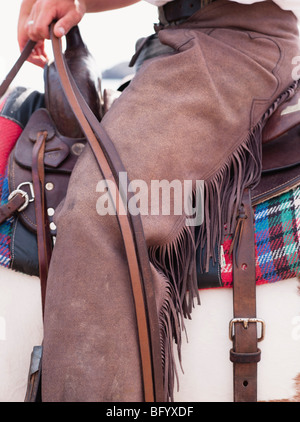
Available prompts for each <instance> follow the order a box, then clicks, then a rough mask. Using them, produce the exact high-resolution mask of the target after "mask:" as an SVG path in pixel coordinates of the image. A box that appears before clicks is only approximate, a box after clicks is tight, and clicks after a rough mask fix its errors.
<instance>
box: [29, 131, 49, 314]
mask: <svg viewBox="0 0 300 422" xmlns="http://www.w3.org/2000/svg"><path fill="white" fill-rule="evenodd" d="M47 136H48V133H47V132H38V133H37V137H36V141H35V144H34V147H33V151H32V183H33V189H34V194H35V200H34V204H35V214H36V224H37V244H38V258H39V276H40V282H41V295H42V311H43V316H44V309H45V298H46V289H47V277H48V270H49V264H50V259H51V253H52V243H51V236H50V230H49V221H48V216H47V212H46V209H47V207H46V199H45V171H44V154H45V144H46V140H47Z"/></svg>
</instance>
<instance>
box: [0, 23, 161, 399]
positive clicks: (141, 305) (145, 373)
mask: <svg viewBox="0 0 300 422" xmlns="http://www.w3.org/2000/svg"><path fill="white" fill-rule="evenodd" d="M53 25H54V24H52V25H51V27H50V34H51V41H52V48H53V53H54V60H55V64H56V68H57V71H58V74H59V77H60V81H61V85H62V88H63V90H64V93H65V95H66V97H67V100H68V102H69V105H70V107H71V108H72V111H73V113H74V115H75V116H76V119H77V121H78V123H79V125H80V127H81V129H82V131H83V133H84V135H85V137H86V139H87V141H88V143H89V145H90V147H91V149H92V151H93V154H94V156H95V159H96V161H97V163H98V166H99V168H100V171H101V173H102V176H103V177H104V179H106V180H110V181H111V182H113V183H114V184H115V186H116V192H117V195H112V199H116V203H115V204H114V205H115V209H116V213H117V219H118V223H119V228H120V231H121V234H122V238H123V242H124V247H125V251H126V256H127V263H128V269H129V275H130V280H131V286H132V293H133V298H134V304H135V311H136V321H137V330H138V340H139V349H140V357H141V365H142V380H143V389H144V400H145V401H146V402H154V401H156V402H162V401H164V388H163V372H162V359H161V348H160V337H159V325H158V315H157V309H156V302H155V294H154V287H153V280H152V274H151V270H150V263H149V258H148V251H147V246H146V241H145V238H144V231H143V226H142V221H141V218H140V216H139V215H137V216H133V215H130V213H129V212H127V211H126V210H128V207H127V204H126V203H124V200H123V199H122V200H121V201H119V198H126V197H127V200H128V201H129V200H130V198H131V194H130V192H129V191H128V192H127V195H122V192H121V191H120V192H119V188H120V186H119V185H120V184H119V183H118V181H119V174H120V172H124V171H125V167H124V165H123V164H122V161H121V159H120V157H119V154H118V152H117V151H116V149H115V147H114V145H113V143H112V141H111V139H110V138H109V136H108V134H107V133H106V131H105V130H104V128H103V126H102V125H101V123H100V122H99V121H98V119H97V118H96V117H95V115H94V114H93V112H92V111H91V110H90V108H89V106H88V104H87V103H86V101H85V99H84V98H83V96H82V95H81V93H80V91H79V89H78V87H77V85H76V83H75V81H74V79H73V77H72V75H71V73H70V71H69V69H68V67H67V64H66V62H65V60H64V56H63V54H62V47H61V40H60V39H58V38H57V37H56V36H55V35H54V34H53ZM34 46H35V42H33V41H28V43H27V45H26V46H25V48H24V50H23V51H22V53H21V56H20V57H19V59H18V61H17V62H16V64H15V65H14V66H13V68H12V69H11V71H10V72H9V74H8V75H7V77H6V79H5V80H4V81H3V83H2V84H1V86H0V97H1V96H3V95H4V94H5V92H6V90H7V89H8V87H9V85H10V84H11V82H12V81H13V79H14V77H15V76H16V74H17V73H18V71H19V70H20V68H21V66H22V64H23V63H24V62H25V61H26V59H27V58H28V57H29V55H30V53H31V51H32V49H33V48H34ZM129 183H130V181H129V180H128V184H129ZM126 188H127V186H126ZM118 193H120V195H118ZM115 196H116V198H114V197H115ZM19 199H20V198H19ZM20 201H21V202H22V200H21V199H20V200H19V201H17V205H16V206H18V207H19V205H20ZM42 289H43V290H45V286H43V287H42Z"/></svg>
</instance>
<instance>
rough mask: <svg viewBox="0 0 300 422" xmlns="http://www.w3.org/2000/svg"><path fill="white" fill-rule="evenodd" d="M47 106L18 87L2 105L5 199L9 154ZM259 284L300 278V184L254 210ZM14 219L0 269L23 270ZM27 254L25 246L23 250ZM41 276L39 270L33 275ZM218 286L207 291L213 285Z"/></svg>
mask: <svg viewBox="0 0 300 422" xmlns="http://www.w3.org/2000/svg"><path fill="white" fill-rule="evenodd" d="M41 107H44V95H43V94H41V93H39V92H37V91H32V90H29V89H26V88H22V87H18V88H16V89H14V91H13V92H12V93H10V94H9V95H8V96H7V97H6V98H4V99H2V102H1V104H0V201H1V204H4V203H6V202H7V200H8V195H9V186H8V177H7V171H8V169H7V166H8V159H9V155H10V153H11V151H12V149H13V148H14V146H15V144H16V142H17V140H18V138H19V136H20V135H21V133H22V131H23V129H24V127H25V126H26V124H27V122H28V120H29V118H30V116H31V114H32V113H33V112H34V111H35V110H37V109H38V108H41ZM253 210H254V216H255V249H256V282H257V284H265V283H274V282H276V281H279V280H286V279H289V278H293V277H297V276H299V275H300V247H299V246H300V186H298V187H297V188H296V189H293V190H291V191H289V192H287V193H285V194H283V195H280V196H278V197H275V198H273V199H271V200H269V201H266V202H264V203H262V204H259V205H257V206H255V207H254V209H253ZM13 232H14V218H13V217H12V218H11V219H9V220H8V221H6V222H5V223H4V224H2V225H0V265H1V266H4V267H6V268H12V269H18V268H19V266H18V263H17V262H15V258H14V254H13V252H12V247H11V245H12V241H11V240H12V237H13ZM231 242H232V239H231V237H227V238H225V240H224V243H223V245H222V248H221V254H220V255H221V256H220V259H219V263H218V269H217V277H218V287H232V260H231V256H230V254H229V250H230V245H231ZM24 250H25V251H26V246H25V247H24ZM28 273H30V274H31V275H37V274H38V271H37V269H36V266H34V268H32V270H31V271H28ZM214 286H215V284H212V285H207V286H202V287H201V286H199V288H203V287H205V288H206V287H214Z"/></svg>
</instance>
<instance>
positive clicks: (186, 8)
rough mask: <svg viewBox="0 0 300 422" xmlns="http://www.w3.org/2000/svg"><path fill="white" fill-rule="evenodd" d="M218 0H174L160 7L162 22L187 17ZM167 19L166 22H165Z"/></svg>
mask: <svg viewBox="0 0 300 422" xmlns="http://www.w3.org/2000/svg"><path fill="white" fill-rule="evenodd" d="M214 1H216V0H173V1H170V2H169V3H167V4H165V5H164V6H162V7H159V16H160V20H161V23H163V24H164V23H167V22H168V23H171V22H176V21H179V20H182V19H187V18H189V17H190V16H192V15H193V14H194V13H196V12H197V11H198V10H199V9H203V7H205V6H207V5H208V4H210V3H213V2H214ZM164 21H165V22H164Z"/></svg>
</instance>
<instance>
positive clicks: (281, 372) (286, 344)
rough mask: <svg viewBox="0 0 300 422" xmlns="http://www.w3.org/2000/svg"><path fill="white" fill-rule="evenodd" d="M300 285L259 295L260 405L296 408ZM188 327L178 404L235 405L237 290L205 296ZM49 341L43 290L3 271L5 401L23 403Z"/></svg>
mask: <svg viewBox="0 0 300 422" xmlns="http://www.w3.org/2000/svg"><path fill="white" fill-rule="evenodd" d="M298 288H299V285H298V280H297V279H290V280H283V281H279V282H276V283H274V284H266V285H262V286H258V287H257V315H258V317H259V318H262V319H264V320H265V322H266V336H265V339H264V341H263V342H262V343H260V349H261V351H262V359H261V362H260V363H259V364H258V400H259V401H271V400H275V401H281V400H284V401H298V400H299V399H300V395H299V388H300V386H299V381H300V295H299V292H298ZM200 298H201V305H199V306H198V305H195V309H194V310H193V313H192V320H187V321H186V322H185V323H186V328H187V333H188V342H185V341H184V342H183V346H182V365H183V370H184V373H182V372H181V369H180V367H179V365H178V373H179V391H176V392H175V401H181V402H230V401H232V400H233V369H232V363H231V362H230V360H229V350H230V348H231V347H232V343H231V342H230V340H229V335H228V332H229V321H230V320H231V318H232V289H227V288H226V289H207V290H201V291H200ZM42 339H43V322H42V312H41V295H40V282H39V279H38V278H37V277H31V276H27V275H25V274H21V273H17V272H15V271H12V270H9V269H6V268H4V267H0V373H1V377H0V401H1V402H19V401H20V402H22V401H24V398H25V393H26V385H27V377H28V371H29V364H30V357H31V352H32V349H33V346H36V345H40V344H41V343H42Z"/></svg>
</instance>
